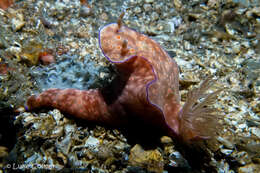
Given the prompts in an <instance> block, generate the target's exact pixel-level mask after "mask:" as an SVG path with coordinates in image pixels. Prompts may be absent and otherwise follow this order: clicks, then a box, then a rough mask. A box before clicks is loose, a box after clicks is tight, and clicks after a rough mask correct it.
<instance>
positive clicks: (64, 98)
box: [27, 20, 220, 141]
mask: <svg viewBox="0 0 260 173" xmlns="http://www.w3.org/2000/svg"><path fill="white" fill-rule="evenodd" d="M99 44H100V48H101V50H102V52H103V54H104V56H105V57H106V58H107V59H108V60H109V61H110V62H112V63H114V64H115V66H116V68H117V70H118V74H119V75H118V77H117V78H116V79H115V80H114V81H113V82H112V84H111V86H109V87H106V88H101V89H91V90H87V91H84V90H77V89H64V90H62V89H49V90H46V91H44V92H43V93H41V94H40V95H38V96H35V95H33V96H31V97H29V99H28V101H27V107H28V108H29V109H30V110H32V109H36V108H40V107H51V108H57V109H60V110H61V111H62V112H65V113H68V114H71V115H73V116H76V117H78V118H82V119H86V120H88V121H93V122H99V123H105V124H111V125H120V124H124V123H127V122H128V120H129V119H131V118H135V119H137V120H138V119H139V120H141V121H145V122H148V124H150V125H153V126H157V127H161V128H162V129H164V130H166V131H167V132H168V133H169V135H171V136H175V137H176V136H177V137H180V138H181V139H183V140H184V141H190V140H191V139H195V138H201V139H207V138H208V137H210V136H212V134H214V133H215V127H216V123H217V121H216V114H215V110H214V109H212V108H209V107H207V104H208V103H210V102H212V101H213V100H214V99H216V95H217V94H218V93H219V92H220V91H216V92H214V93H211V94H208V95H207V96H206V97H205V99H204V101H203V102H201V103H199V104H197V100H198V99H200V98H201V97H202V96H205V91H206V90H207V89H208V88H209V87H210V86H211V84H212V80H211V79H210V78H208V79H206V80H205V81H204V82H203V83H202V84H201V86H200V88H198V89H194V90H192V91H190V92H189V93H188V97H187V102H186V103H185V104H184V106H183V107H182V106H181V105H180V95H179V77H178V76H179V71H178V66H177V63H176V62H175V60H174V59H172V58H171V57H170V56H169V55H168V54H167V53H166V52H165V51H164V50H163V49H162V48H161V47H160V45H159V44H158V43H156V42H155V41H154V40H152V39H150V38H149V37H148V36H146V35H144V34H141V33H138V32H136V31H134V30H133V29H130V28H128V27H126V26H123V25H122V22H121V20H118V22H117V23H112V24H109V25H107V26H104V27H103V28H102V29H101V30H100V33H99Z"/></svg>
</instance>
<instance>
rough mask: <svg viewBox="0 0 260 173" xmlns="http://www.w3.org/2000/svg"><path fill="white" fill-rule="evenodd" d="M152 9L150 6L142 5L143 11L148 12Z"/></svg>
mask: <svg viewBox="0 0 260 173" xmlns="http://www.w3.org/2000/svg"><path fill="white" fill-rule="evenodd" d="M151 9H152V6H151V4H144V11H150V10H151Z"/></svg>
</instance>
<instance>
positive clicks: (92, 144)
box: [85, 136, 99, 147]
mask: <svg viewBox="0 0 260 173" xmlns="http://www.w3.org/2000/svg"><path fill="white" fill-rule="evenodd" d="M98 145H99V140H98V139H97V138H94V137H92V136H90V137H88V139H87V140H86V142H85V146H87V147H97V146H98Z"/></svg>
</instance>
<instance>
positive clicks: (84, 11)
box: [79, 5, 92, 17]
mask: <svg viewBox="0 0 260 173" xmlns="http://www.w3.org/2000/svg"><path fill="white" fill-rule="evenodd" d="M79 15H80V16H81V17H88V16H90V15H92V11H91V8H90V7H87V6H86V5H82V6H81V7H80V11H79Z"/></svg>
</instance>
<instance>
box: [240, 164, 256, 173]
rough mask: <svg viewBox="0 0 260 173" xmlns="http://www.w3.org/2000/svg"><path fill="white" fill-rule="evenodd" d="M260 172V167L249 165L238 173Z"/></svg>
mask: <svg viewBox="0 0 260 173" xmlns="http://www.w3.org/2000/svg"><path fill="white" fill-rule="evenodd" d="M249 172H252V173H253V172H260V165H257V164H253V163H251V164H249V165H246V166H243V167H240V168H239V169H238V173H249Z"/></svg>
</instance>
